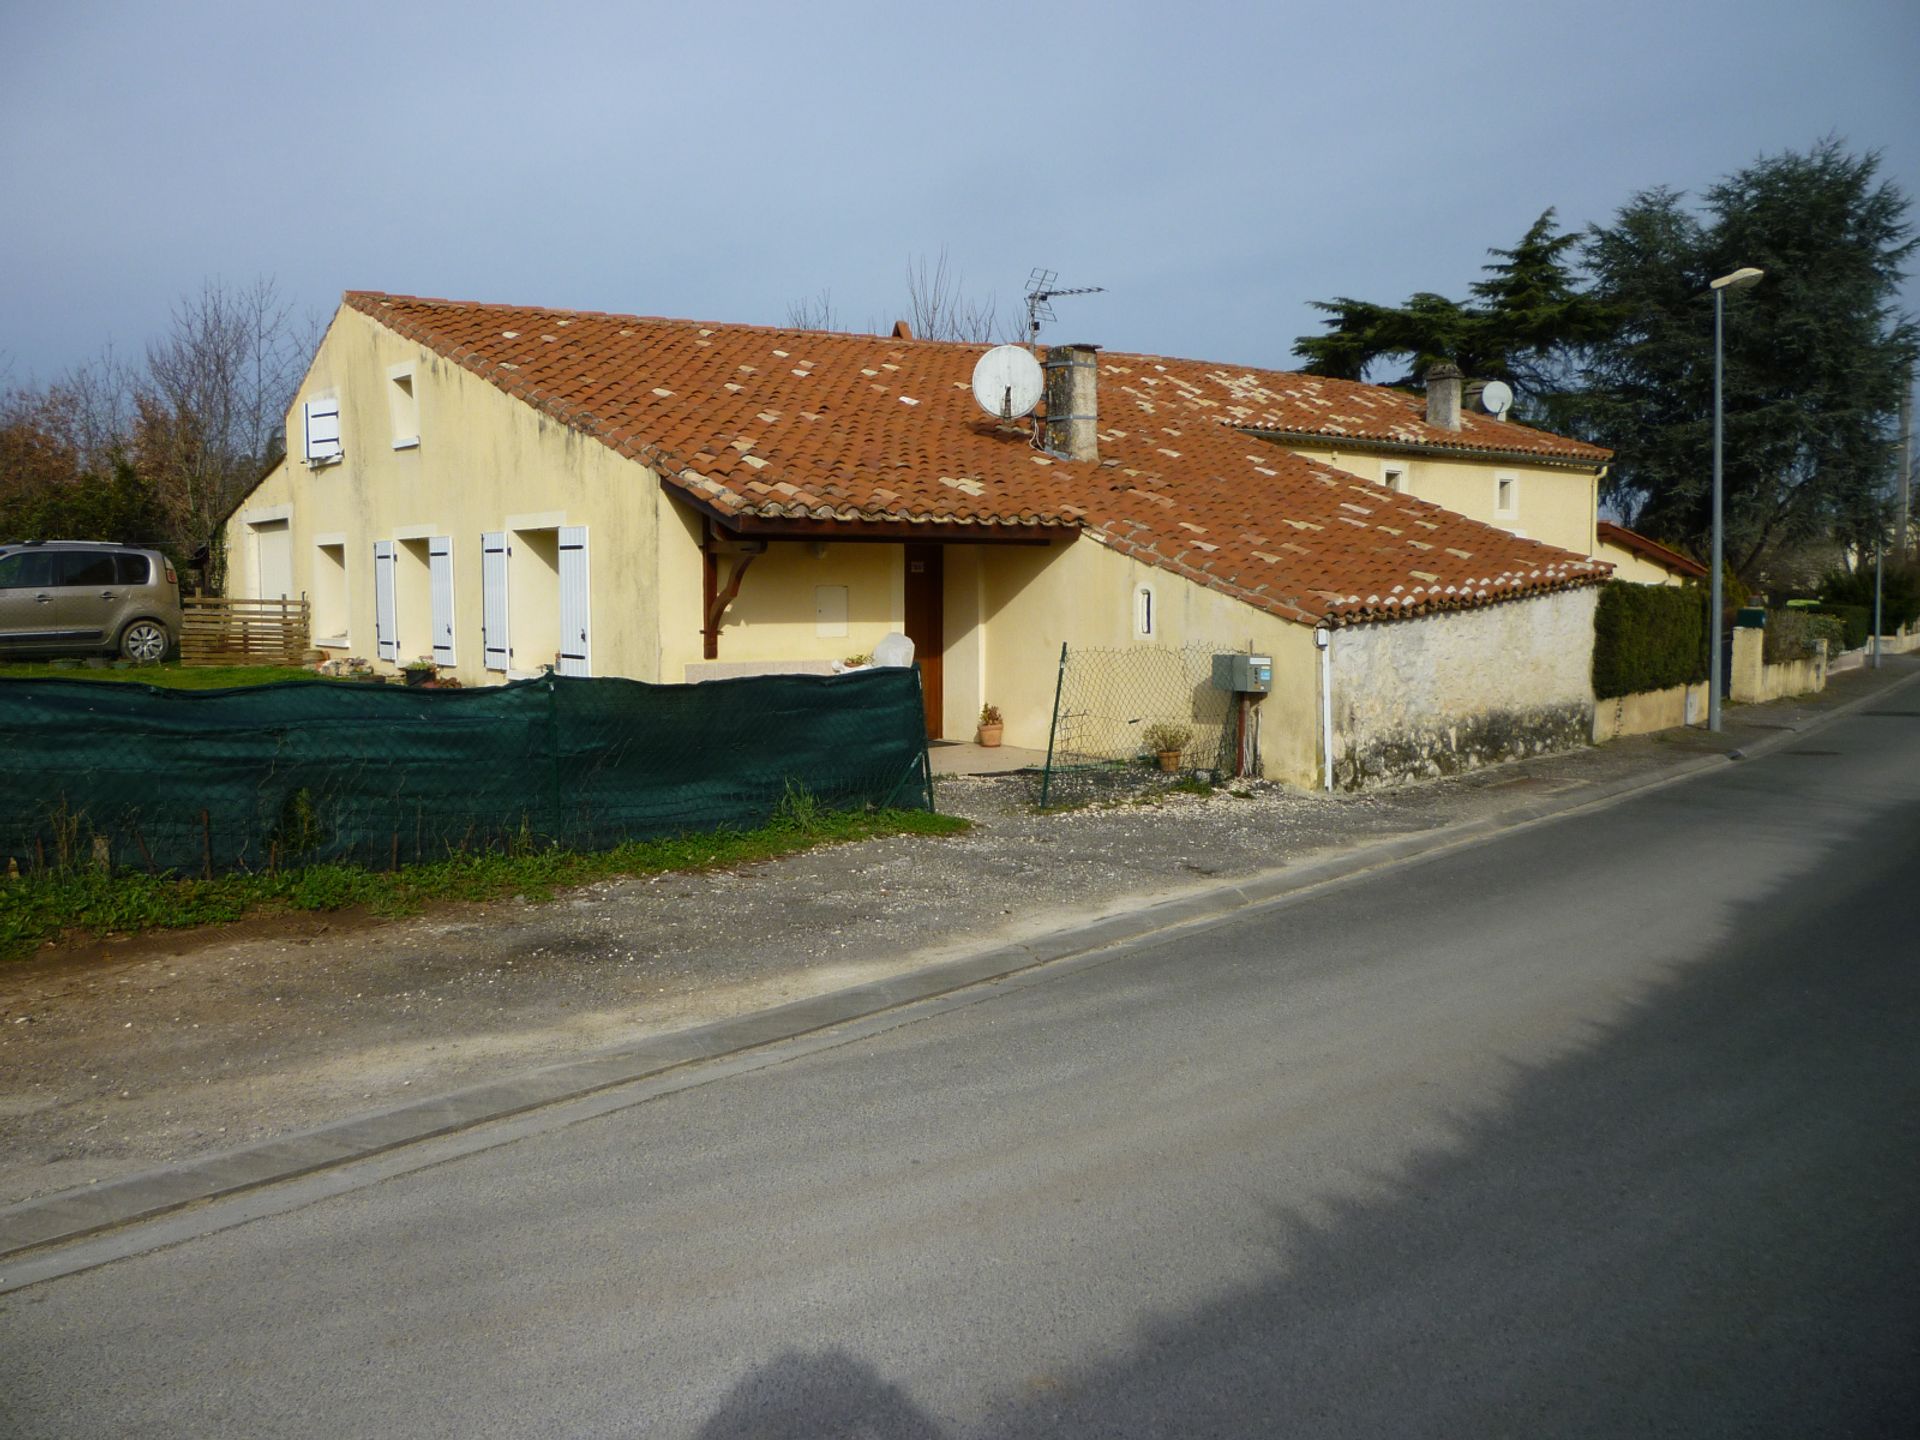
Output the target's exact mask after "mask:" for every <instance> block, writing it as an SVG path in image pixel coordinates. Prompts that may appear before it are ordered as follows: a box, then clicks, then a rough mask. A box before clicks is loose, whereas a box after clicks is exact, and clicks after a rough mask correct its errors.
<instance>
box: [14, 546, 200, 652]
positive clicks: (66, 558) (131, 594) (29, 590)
mask: <svg viewBox="0 0 1920 1440" xmlns="http://www.w3.org/2000/svg"><path fill="white" fill-rule="evenodd" d="M179 639H180V576H179V575H178V574H177V573H176V572H175V571H174V568H173V562H172V561H171V560H169V559H167V557H166V556H164V555H162V554H161V553H160V552H159V551H158V550H137V549H134V548H133V547H131V546H127V545H112V544H108V543H106V542H104V541H96V540H28V541H25V542H20V543H8V544H0V651H5V652H8V653H13V654H34V655H61V654H67V655H71V654H84V653H86V652H89V651H99V650H108V651H117V652H119V653H120V654H122V655H124V656H126V657H127V659H129V660H138V661H143V662H152V661H158V660H164V659H166V658H167V655H168V654H169V653H170V652H171V651H172V650H173V648H174V646H175V645H176V644H177V643H178V641H179Z"/></svg>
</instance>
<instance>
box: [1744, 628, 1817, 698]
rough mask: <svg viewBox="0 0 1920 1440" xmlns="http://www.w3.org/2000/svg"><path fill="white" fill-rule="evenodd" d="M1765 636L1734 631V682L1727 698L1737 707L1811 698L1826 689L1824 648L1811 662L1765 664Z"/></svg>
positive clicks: (1755, 631)
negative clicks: (1771, 701)
mask: <svg viewBox="0 0 1920 1440" xmlns="http://www.w3.org/2000/svg"><path fill="white" fill-rule="evenodd" d="M1766 641H1767V633H1766V631H1764V630H1760V629H1757V628H1755V629H1749V628H1746V627H1742V628H1740V629H1738V630H1735V631H1734V632H1733V682H1732V684H1731V685H1730V686H1729V687H1728V697H1729V698H1730V699H1732V700H1733V701H1734V703H1735V704H1738V705H1757V704H1760V703H1761V702H1763V701H1767V700H1784V699H1786V698H1787V697H1788V696H1789V695H1811V694H1814V693H1815V692H1817V691H1820V690H1824V689H1826V688H1827V652H1826V647H1825V646H1824V645H1822V646H1821V649H1820V654H1819V655H1818V656H1816V657H1815V658H1814V659H1812V660H1789V661H1787V662H1785V663H1784V664H1780V665H1769V664H1767V663H1766Z"/></svg>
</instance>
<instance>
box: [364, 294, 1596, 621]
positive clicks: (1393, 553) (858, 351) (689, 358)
mask: <svg viewBox="0 0 1920 1440" xmlns="http://www.w3.org/2000/svg"><path fill="white" fill-rule="evenodd" d="M346 303H347V304H348V305H350V306H351V307H353V308H354V309H355V310H358V311H360V312H362V313H364V314H366V315H368V316H371V317H372V318H373V319H375V320H376V321H378V322H379V323H380V324H382V325H385V326H387V327H388V328H390V329H392V330H394V331H395V332H397V333H399V334H402V335H405V336H408V337H409V338H411V339H413V340H416V341H418V342H419V343H420V344H422V345H425V346H427V347H428V348H429V349H432V350H434V351H436V352H437V353H439V354H441V355H444V356H446V357H448V358H449V359H452V360H454V361H455V362H457V363H459V364H461V365H462V366H464V367H466V368H467V369H469V370H471V371H473V372H474V373H475V374H477V375H480V376H482V377H483V378H485V379H487V380H488V381H490V382H491V383H493V384H495V385H497V386H499V387H500V388H502V389H503V390H506V391H507V392H508V393H510V394H514V395H517V396H519V397H521V398H523V399H525V400H526V402H527V403H528V404H530V405H533V406H535V407H536V408H538V409H539V410H541V411H543V412H544V413H546V414H549V415H551V416H553V417H554V418H556V419H558V420H560V421H562V422H563V423H565V424H567V425H569V426H572V427H574V428H576V429H578V430H580V431H582V432H583V433H586V434H589V435H592V436H595V437H596V438H598V439H600V440H601V441H603V442H604V443H606V444H607V445H609V446H610V447H612V448H613V449H614V450H616V451H617V452H619V453H620V454H622V455H626V456H629V457H631V458H633V459H636V460H639V461H641V462H642V463H644V464H646V465H648V466H649V467H651V468H653V469H655V470H656V471H658V472H659V473H660V475H661V477H662V479H663V480H665V481H666V482H667V483H669V484H671V485H673V486H676V487H678V488H679V489H680V490H682V491H683V492H685V493H686V494H687V495H689V496H691V497H693V498H695V499H697V500H698V501H699V502H700V503H701V504H703V505H705V506H707V507H708V508H709V509H710V510H712V511H714V512H715V513H717V514H718V515H720V516H722V517H723V518H724V517H743V518H744V517H757V518H760V519H781V518H787V519H801V518H806V519H823V520H835V521H842V522H847V523H859V522H862V521H881V520H886V521H895V522H898V521H912V522H920V523H928V524H941V525H949V524H950V525H955V526H964V527H968V528H972V527H980V526H999V525H1022V526H1025V525H1040V526H1048V527H1060V528H1063V529H1070V528H1076V527H1077V528H1079V529H1081V530H1083V531H1084V532H1085V533H1086V534H1087V535H1088V536H1090V537H1091V538H1092V539H1094V540H1096V541H1098V542H1099V543H1102V544H1105V545H1109V546H1111V547H1113V548H1114V549H1116V550H1120V551H1122V552H1124V553H1128V554H1132V555H1136V556H1137V557H1139V558H1140V559H1141V560H1143V561H1144V562H1146V563H1150V564H1154V565H1157V566H1160V567H1162V568H1164V569H1167V570H1169V571H1171V572H1172V573H1174V574H1178V575H1183V576H1185V577H1187V578H1189V579H1192V580H1193V581H1195V582H1196V583H1198V584H1202V585H1205V586H1208V587H1209V588H1211V589H1214V590H1218V591H1220V592H1222V593H1224V594H1227V595H1231V596H1233V597H1235V598H1237V599H1239V600H1241V601H1244V602H1245V603H1246V604H1249V605H1252V606H1254V607H1255V608H1257V609H1260V610H1265V611H1268V612H1270V613H1273V614H1275V615H1279V616H1281V617H1283V618H1285V619H1288V620H1293V621H1297V622H1300V623H1313V622H1316V621H1321V620H1326V621H1329V622H1331V623H1335V624H1339V623H1344V622H1350V621H1355V620H1373V619H1390V618H1398V617H1401V616H1406V615H1412V614H1418V613H1424V612H1427V611H1431V610H1436V609H1448V608H1458V607H1462V606H1468V605H1475V604H1484V603H1490V602H1493V601H1497V600H1503V599H1509V598H1514V597H1517V596H1520V595H1525V594H1530V593H1535V592H1540V591H1545V590H1553V589H1560V588H1564V587H1566V586H1570V585H1583V584H1591V583H1594V582H1595V581H1597V580H1599V579H1602V578H1604V577H1605V576H1606V575H1607V574H1608V573H1609V570H1610V568H1611V567H1609V566H1608V565H1606V564H1605V563H1604V562H1599V561H1593V560H1589V559H1587V558H1586V557H1585V556H1580V555H1575V554H1571V553H1569V552H1567V551H1563V550H1558V549H1555V548H1553V547H1551V546H1547V545H1543V544H1541V543H1539V542H1538V541H1533V540H1523V539H1520V538H1518V537H1516V536H1513V535H1510V534H1508V533H1507V532H1506V531H1503V530H1497V529H1494V528H1492V527H1490V526H1486V525H1482V524H1479V523H1478V522H1475V521H1472V520H1468V519H1466V518H1464V517H1463V516H1459V515H1456V514H1454V513H1453V512H1451V511H1448V510H1443V509H1441V508H1440V507H1438V506H1435V505H1431V504H1428V503H1426V502H1424V501H1420V500H1415V499H1412V498H1411V497H1408V496H1405V495H1400V494H1395V493H1394V492H1392V491H1387V490H1383V489H1382V488H1381V487H1380V486H1379V485H1377V484H1374V483H1372V482H1370V481H1366V480H1362V479H1360V478H1359V477H1357V476H1354V475H1350V474H1348V473H1346V472H1345V471H1341V470H1337V469H1334V468H1332V467H1330V466H1326V465H1321V464H1319V463H1317V462H1311V461H1308V460H1305V459H1303V458H1302V457H1300V456H1298V455H1295V454H1293V453H1291V452H1290V451H1287V450H1285V449H1282V448H1281V447H1280V446H1278V445H1269V444H1262V443H1260V442H1257V441H1256V442H1253V443H1252V444H1251V445H1250V443H1249V439H1248V436H1247V435H1246V434H1244V433H1242V430H1241V429H1240V428H1236V427H1244V428H1247V429H1256V430H1262V431H1270V432H1274V433H1276V434H1277V433H1292V434H1306V433H1309V432H1311V433H1315V434H1327V435H1333V434H1346V435H1366V436H1371V437H1373V438H1375V439H1377V440H1380V441H1383V442H1392V443H1409V444H1420V445H1432V446H1437V447H1440V448H1451V449H1462V448H1464V449H1497V450H1502V451H1505V452H1507V453H1511V454H1516V455H1517V454H1537V455H1540V456H1543V457H1556V458H1559V459H1563V460H1568V461H1594V462H1596V463H1597V460H1598V459H1599V458H1604V456H1605V453H1606V452H1604V451H1598V450H1595V449H1594V448H1593V447H1591V446H1583V445H1580V444H1579V443H1578V442H1576V441H1570V440H1563V439H1560V438H1559V437H1557V436H1551V435H1543V434H1541V433H1540V432H1538V431H1532V430H1528V429H1526V428H1525V427H1523V426H1517V425H1504V424H1501V423H1500V422H1498V421H1494V420H1491V419H1486V418H1482V417H1478V416H1471V417H1463V424H1462V430H1461V431H1460V432H1459V433H1458V434H1455V433H1454V432H1450V431H1436V430H1434V429H1432V427H1430V426H1427V425H1426V423H1425V420H1424V415H1423V412H1422V411H1421V409H1420V402H1418V401H1417V400H1415V399H1414V398H1413V397H1411V396H1407V395H1403V394H1400V393H1399V392H1396V391H1391V390H1384V389H1380V388H1378V387H1373V386H1365V385H1352V384H1348V383H1347V382H1342V381H1330V380H1322V379H1319V378H1318V377H1314V376H1302V375H1290V374H1286V373H1284V372H1277V371H1251V370H1241V369H1235V368H1231V367H1222V366H1215V365H1207V364H1204V363H1202V362H1198V361H1180V360H1168V359H1164V358H1160V357H1154V356H1140V355H1124V354H1117V353H1103V354H1102V355H1101V356H1100V408H1101V419H1102V423H1103V425H1104V426H1105V427H1106V428H1104V429H1103V430H1102V432H1101V457H1102V460H1101V463H1100V464H1098V465H1090V464H1082V463H1076V462H1068V461H1063V460H1056V459H1054V458H1053V457H1050V456H1047V455H1043V454H1039V453H1036V452H1035V451H1034V450H1033V448H1032V446H1031V444H1030V432H1029V429H1028V427H1027V425H1025V424H1024V423H1012V424H1008V423H1003V422H1000V421H996V420H993V419H991V418H989V417H987V416H984V415H982V414H980V413H979V411H978V410H976V409H975V407H974V405H973V401H972V398H971V395H970V393H969V391H970V387H969V385H968V383H967V381H968V378H969V376H970V375H971V373H972V368H973V363H974V361H975V359H976V358H977V357H978V355H979V354H980V351H981V348H982V347H980V346H977V345H960V344H952V343H946V342H939V341H926V340H901V339H897V338H892V337H879V336H867V335H840V334H827V333H819V332H810V331H795V330H782V329H773V328H764V327H758V326H746V325H708V324H699V323H695V322H691V321H681V320H661V319H649V318H644V317H639V316H626V315H600V314H591V313H585V312H568V311H553V310H540V309H533V308H527V307H519V306H509V305H481V304H473V303H467V302H461V301H447V300H425V299H415V298H410V297H406V296H397V295H384V294H374V293H366V292H351V293H349V294H348V296H347V297H346ZM903 402H910V403H903ZM1154 421H1158V422H1159V423H1157V424H1155V423H1153V422H1154ZM1169 438H1177V440H1178V442H1179V443H1178V444H1177V445H1168V444H1163V443H1161V442H1163V441H1165V440H1167V439H1169ZM1336 522H1344V523H1339V524H1337V523H1336ZM1416 529H1417V531H1418V533H1420V534H1421V535H1422V536H1424V537H1425V538H1424V540H1416V539H1413V538H1412V534H1411V533H1410V532H1412V531H1414V530H1416ZM1276 533H1279V534H1284V535H1287V536H1289V537H1290V538H1289V539H1288V540H1286V541H1284V542H1282V543H1279V544H1275V543H1274V542H1273V540H1272V539H1271V538H1269V537H1272V536H1273V535H1275V534H1276ZM1200 536H1204V537H1205V540H1204V543H1203V542H1201V541H1200V540H1199V539H1198V537H1200ZM1443 557H1444V558H1443ZM1416 566H1418V567H1419V568H1417V569H1416V568H1415V567H1416Z"/></svg>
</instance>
